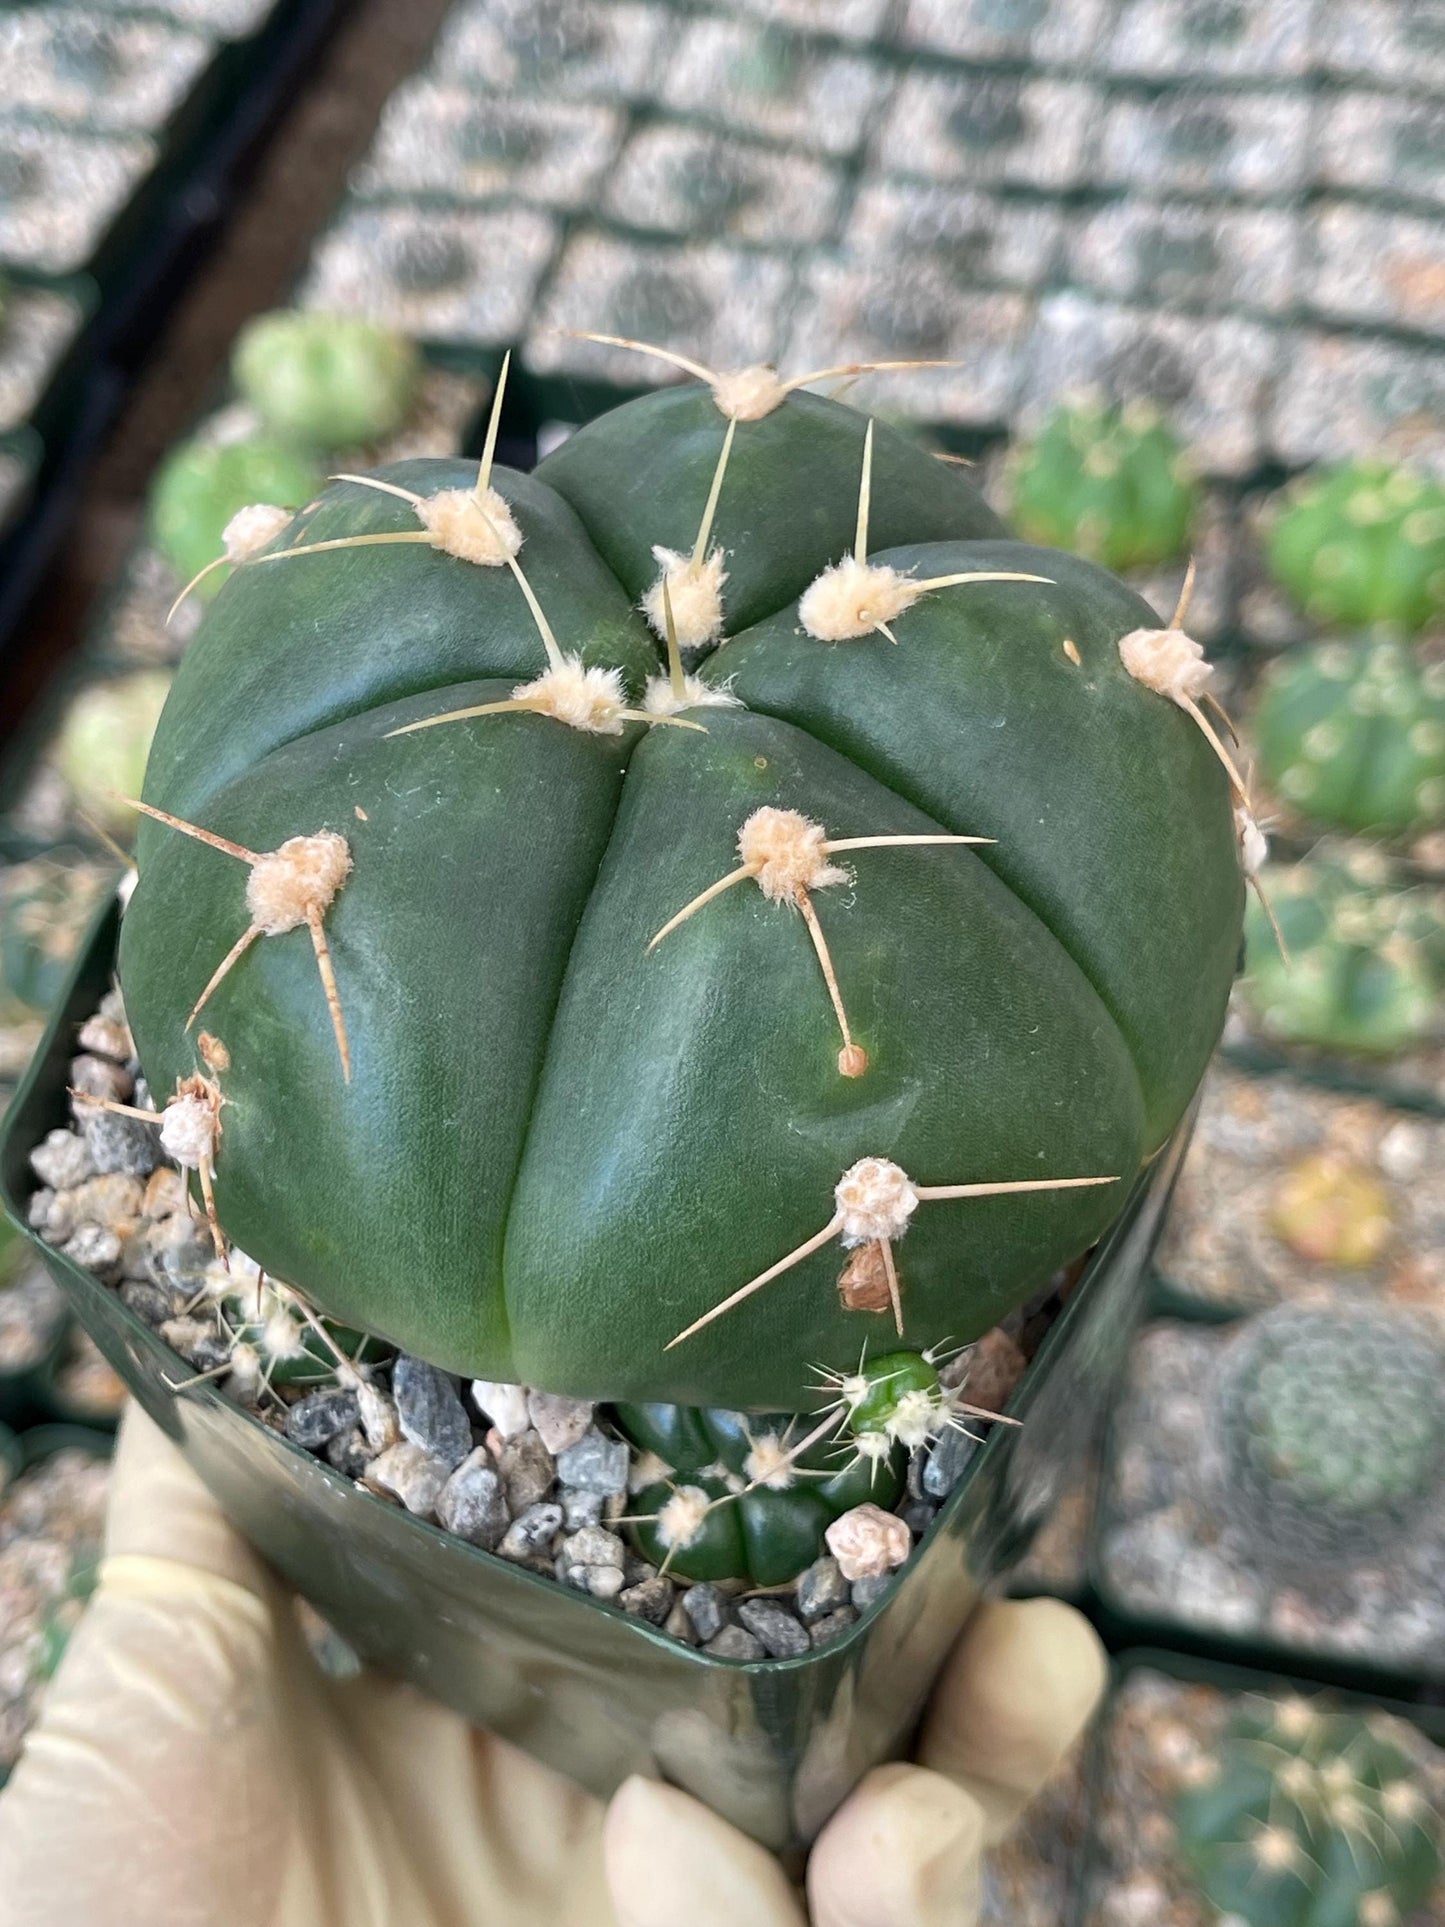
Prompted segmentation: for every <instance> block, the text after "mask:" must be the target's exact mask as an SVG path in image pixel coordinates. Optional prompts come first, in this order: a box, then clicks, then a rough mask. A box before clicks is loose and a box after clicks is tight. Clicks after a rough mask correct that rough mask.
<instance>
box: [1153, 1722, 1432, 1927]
mask: <svg viewBox="0 0 1445 1927" xmlns="http://www.w3.org/2000/svg"><path fill="white" fill-rule="evenodd" d="M1412 1737H1413V1736H1412V1734H1411V1730H1410V1729H1409V1728H1408V1727H1406V1726H1405V1725H1404V1724H1403V1722H1401V1721H1398V1720H1395V1719H1393V1718H1391V1717H1389V1716H1387V1715H1384V1714H1380V1713H1368V1712H1367V1713H1354V1712H1344V1711H1336V1710H1334V1709H1333V1708H1330V1707H1328V1706H1326V1705H1324V1704H1322V1703H1321V1702H1320V1701H1319V1700H1317V1699H1306V1698H1303V1697H1300V1696H1294V1697H1288V1698H1280V1699H1275V1700H1265V1701H1263V1702H1262V1703H1261V1702H1258V1701H1252V1702H1249V1703H1247V1704H1246V1707H1245V1708H1244V1709H1243V1710H1242V1711H1240V1712H1239V1713H1237V1714H1235V1715H1234V1717H1233V1718H1232V1719H1231V1721H1230V1723H1229V1725H1228V1727H1227V1728H1226V1730H1225V1732H1224V1734H1223V1736H1222V1737H1221V1739H1220V1740H1219V1742H1218V1744H1217V1746H1216V1747H1215V1749H1214V1751H1213V1753H1212V1754H1210V1755H1206V1756H1205V1758H1204V1760H1203V1762H1202V1764H1201V1765H1200V1766H1199V1767H1198V1768H1197V1770H1196V1771H1194V1772H1193V1773H1192V1774H1190V1775H1189V1776H1188V1777H1187V1779H1186V1783H1185V1785H1184V1786H1183V1787H1182V1788H1181V1790H1180V1792H1179V1794H1178V1795H1177V1797H1176V1803H1175V1815H1174V1817H1175V1824H1176V1826H1177V1828H1178V1832H1179V1843H1180V1847H1181V1849H1182V1851H1183V1854H1184V1857H1185V1859H1186V1861H1187V1863H1188V1865H1189V1867H1190V1869H1191V1870H1192V1872H1193V1874H1194V1877H1195V1879H1196V1880H1197V1881H1198V1883H1199V1886H1200V1888H1201V1890H1202V1892H1203V1893H1204V1896H1205V1898H1206V1899H1207V1900H1208V1901H1209V1903H1210V1905H1211V1906H1212V1907H1214V1908H1215V1909H1217V1911H1218V1915H1219V1916H1220V1918H1221V1920H1224V1919H1227V1920H1229V1921H1231V1922H1239V1923H1241V1927H1406V1923H1407V1922H1409V1921H1411V1920H1413V1919H1414V1918H1415V1917H1416V1913H1415V1910H1416V1909H1417V1908H1419V1907H1421V1906H1423V1905H1424V1904H1425V1903H1426V1902H1428V1901H1429V1899H1430V1898H1431V1894H1432V1890H1433V1889H1434V1887H1435V1883H1436V1881H1437V1880H1438V1879H1439V1876H1440V1868H1441V1823H1440V1817H1439V1815H1438V1814H1436V1813H1435V1812H1434V1811H1433V1810H1432V1807H1431V1803H1430V1798H1429V1795H1428V1794H1427V1793H1426V1791H1425V1789H1424V1787H1423V1786H1422V1784H1421V1777H1420V1770H1419V1767H1418V1765H1417V1763H1416V1762H1415V1760H1414V1759H1412V1757H1411V1753H1410V1751H1409V1748H1410V1745H1411V1740H1412ZM1420 1918H1422V1919H1423V1915H1422V1916H1420Z"/></svg>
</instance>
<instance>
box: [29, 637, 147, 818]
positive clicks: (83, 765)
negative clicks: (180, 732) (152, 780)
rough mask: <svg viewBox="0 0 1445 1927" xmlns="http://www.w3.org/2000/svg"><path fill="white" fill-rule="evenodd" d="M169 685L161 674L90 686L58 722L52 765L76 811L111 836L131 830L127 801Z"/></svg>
mask: <svg viewBox="0 0 1445 1927" xmlns="http://www.w3.org/2000/svg"><path fill="white" fill-rule="evenodd" d="M170 686H171V675H170V671H169V670H165V669H137V670H135V671H134V672H133V673H132V674H130V675H129V676H118V677H115V678H113V679H110V680H107V681H104V682H94V683H89V684H87V686H86V687H85V688H84V689H82V690H81V691H80V692H79V694H78V695H77V696H75V697H74V699H73V700H72V701H71V702H70V703H69V705H68V706H67V708H66V711H65V714H64V715H63V716H62V718H61V720H60V727H59V729H58V730H57V731H56V736H55V741H54V744H53V745H52V747H51V749H50V753H49V754H50V761H51V763H52V765H53V766H54V768H55V769H56V770H57V771H58V772H59V774H60V777H61V779H62V780H63V782H64V784H65V787H66V790H67V791H68V792H69V794H70V796H71V798H72V800H73V801H74V802H75V804H76V805H77V807H78V808H79V809H80V810H81V811H82V812H83V813H84V814H85V815H86V816H87V817H89V818H90V820H91V822H92V823H96V824H98V825H99V826H100V828H101V829H103V830H106V831H108V832H109V833H110V834H111V835H113V836H128V835H129V834H130V832H131V831H132V830H133V829H134V827H135V811H134V810H133V809H132V807H131V805H130V803H129V801H128V800H127V799H128V798H130V797H133V796H136V795H137V794H138V793H139V791H140V787H141V783H142V780H143V778H144V776H145V769H146V759H147V757H148V756H149V755H150V745H151V737H152V736H153V735H154V734H155V728H156V724H157V722H158V721H159V719H160V715H161V711H162V709H163V708H164V706H165V703H166V700H167V697H168V695H169V693H170Z"/></svg>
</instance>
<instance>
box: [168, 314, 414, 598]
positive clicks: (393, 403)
mask: <svg viewBox="0 0 1445 1927" xmlns="http://www.w3.org/2000/svg"><path fill="white" fill-rule="evenodd" d="M420 376H421V357H420V355H419V354H418V353H417V350H416V347H415V344H414V343H413V342H411V341H410V340H408V338H407V337H406V336H405V335H402V334H398V333H397V331H396V330H395V329H394V328H384V327H381V326H380V325H379V324H377V323H376V322H372V321H364V320H358V319H356V318H355V317H351V316H346V315H324V314H302V313H299V312H297V311H295V310H288V309H283V310H280V311H278V312H276V313H274V314H264V315H258V316H257V317H256V319H255V320H254V321H250V322H248V323H247V324H246V326H245V327H244V328H243V329H242V330H241V333H240V335H239V336H238V337H237V341H236V346H235V349H234V351H233V353H232V356H231V378H232V380H233V381H234V382H235V385H236V390H237V393H238V394H240V395H242V396H244V398H245V399H246V400H247V401H249V402H250V403H251V405H252V407H253V408H254V409H255V410H256V413H257V414H258V415H259V416H260V418H261V421H262V423H263V425H264V427H265V428H266V430H267V432H268V433H269V434H271V435H274V436H276V437H278V438H279V439H280V440H282V441H287V442H293V443H296V444H299V445H300V446H301V447H303V448H315V449H323V450H328V451H329V450H333V449H339V448H361V447H364V446H366V445H367V444H368V443H371V442H376V441H379V440H381V438H382V437H383V436H386V435H390V434H393V433H394V432H395V431H396V429H398V428H399V427H400V426H401V424H402V423H403V422H404V421H405V419H406V416H407V411H408V410H409V409H410V407H411V405H412V402H413V400H414V399H415V396H416V392H417V385H418V382H419V380H420ZM247 500H248V501H251V502H274V501H279V502H283V503H286V504H287V505H289V506H299V503H300V501H303V500H305V494H304V492H303V494H302V495H301V496H300V497H299V498H294V499H293V495H292V494H285V495H275V494H267V493H265V492H264V491H260V492H257V493H254V494H252V495H250V496H248V497H247ZM212 553H213V554H214V553H215V548H214V544H213V545H212ZM198 566H199V565H198Z"/></svg>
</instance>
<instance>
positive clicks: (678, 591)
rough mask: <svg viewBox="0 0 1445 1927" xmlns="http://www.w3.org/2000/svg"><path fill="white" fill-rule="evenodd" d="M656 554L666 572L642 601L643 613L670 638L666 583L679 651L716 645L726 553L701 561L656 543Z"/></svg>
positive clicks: (719, 552)
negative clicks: (668, 632) (665, 591)
mask: <svg viewBox="0 0 1445 1927" xmlns="http://www.w3.org/2000/svg"><path fill="white" fill-rule="evenodd" d="M652 553H653V556H654V558H655V560H656V562H657V566H658V568H659V569H660V570H661V572H662V573H661V574H660V575H659V576H658V578H657V580H656V582H654V583H653V585H652V587H651V588H650V589H649V590H648V592H647V594H646V595H645V596H644V597H643V598H642V613H643V614H644V615H645V616H646V617H647V620H648V621H649V622H650V623H651V624H652V626H653V628H654V629H655V630H656V632H657V634H658V635H660V636H662V637H663V638H664V639H665V638H666V636H667V606H666V604H665V603H664V602H663V599H662V585H663V584H664V583H666V584H667V599H668V601H669V602H670V603H671V604H672V626H673V630H674V632H675V633H676V636H677V646H678V648H679V649H701V648H703V647H704V646H705V645H706V644H707V643H710V642H716V641H717V639H718V637H719V636H720V635H721V634H722V627H723V608H722V589H723V584H724V582H726V581H727V579H728V572H727V570H726V569H725V568H724V567H723V559H724V558H723V552H722V550H721V549H714V550H713V552H712V554H711V555H705V556H704V557H703V559H702V561H701V562H694V561H693V559H692V557H691V556H690V555H680V554H679V553H678V551H677V550H676V549H665V548H663V547H662V545H661V544H660V543H656V542H654V544H653V545H652Z"/></svg>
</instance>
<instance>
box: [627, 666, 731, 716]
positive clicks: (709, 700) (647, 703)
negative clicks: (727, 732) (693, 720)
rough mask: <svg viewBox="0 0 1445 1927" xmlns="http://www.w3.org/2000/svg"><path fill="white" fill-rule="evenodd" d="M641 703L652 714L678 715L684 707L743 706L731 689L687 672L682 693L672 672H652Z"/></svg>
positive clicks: (724, 707)
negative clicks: (670, 673)
mask: <svg viewBox="0 0 1445 1927" xmlns="http://www.w3.org/2000/svg"><path fill="white" fill-rule="evenodd" d="M642 707H643V708H644V709H645V710H646V711H647V713H648V715H649V716H676V715H679V714H680V713H681V712H682V711H683V710H684V709H741V708H742V704H741V702H740V701H739V700H738V698H737V697H736V696H734V695H733V693H732V691H731V690H728V689H719V688H717V687H716V686H715V685H714V684H712V683H708V682H704V681H703V680H702V678H701V677H700V676H684V677H683V679H682V694H681V695H680V696H679V695H678V693H677V691H676V690H675V689H674V688H673V686H672V679H671V677H669V676H653V677H651V678H650V679H649V681H648V684H647V688H646V689H645V690H644V691H643V695H642Z"/></svg>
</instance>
